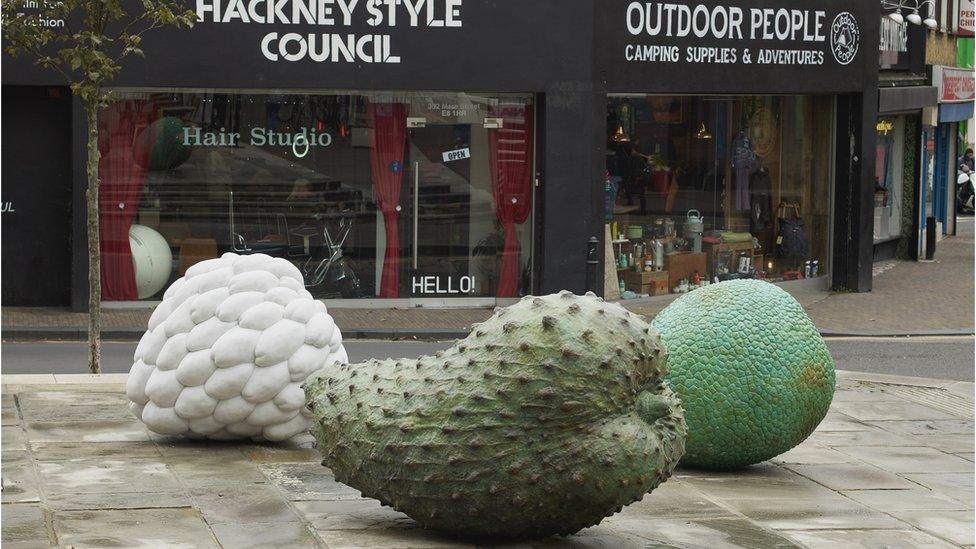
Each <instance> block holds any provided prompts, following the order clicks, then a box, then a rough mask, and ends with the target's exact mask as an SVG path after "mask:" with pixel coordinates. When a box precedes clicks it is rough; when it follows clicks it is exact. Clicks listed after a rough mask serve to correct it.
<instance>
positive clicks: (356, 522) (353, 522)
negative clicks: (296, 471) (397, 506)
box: [294, 498, 416, 530]
mask: <svg viewBox="0 0 976 549" xmlns="http://www.w3.org/2000/svg"><path fill="white" fill-rule="evenodd" d="M294 506H295V509H297V510H298V512H299V513H301V515H302V516H303V517H304V518H305V520H307V521H309V523H310V524H311V525H312V528H314V529H316V530H364V529H367V528H393V527H396V526H402V525H407V526H412V525H415V524H416V523H415V522H414V521H413V520H412V519H410V518H409V517H408V516H407V515H404V514H403V513H400V512H398V511H395V510H394V509H393V508H391V507H385V506H382V505H380V502H379V501H376V500H375V499H368V498H359V499H345V500H332V501H327V500H308V501H296V502H294Z"/></svg>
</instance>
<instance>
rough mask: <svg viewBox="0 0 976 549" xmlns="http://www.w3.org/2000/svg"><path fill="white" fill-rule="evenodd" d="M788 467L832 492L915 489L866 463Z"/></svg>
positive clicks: (898, 477)
mask: <svg viewBox="0 0 976 549" xmlns="http://www.w3.org/2000/svg"><path fill="white" fill-rule="evenodd" d="M787 467H789V468H790V469H791V470H793V471H795V472H796V473H798V474H800V475H803V476H804V477H806V478H808V479H810V480H812V481H814V482H816V483H818V484H820V485H823V486H826V487H827V488H829V489H831V490H838V491H839V490H899V489H908V488H913V487H914V485H913V484H912V483H911V482H910V481H908V480H906V479H904V478H902V477H900V476H898V475H896V474H894V473H890V472H888V471H885V470H884V469H880V468H878V467H875V466H873V465H868V464H866V463H834V464H827V465H787Z"/></svg>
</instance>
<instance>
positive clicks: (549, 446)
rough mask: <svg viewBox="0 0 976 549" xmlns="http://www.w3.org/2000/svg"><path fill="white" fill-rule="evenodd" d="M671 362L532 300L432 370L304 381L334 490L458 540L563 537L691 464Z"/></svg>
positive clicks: (554, 299) (577, 312)
mask: <svg viewBox="0 0 976 549" xmlns="http://www.w3.org/2000/svg"><path fill="white" fill-rule="evenodd" d="M666 373H667V351H666V350H665V349H664V347H663V346H662V345H661V339H660V336H659V335H658V334H657V333H656V332H655V331H654V330H653V329H651V328H650V326H649V325H648V323H647V322H646V321H644V320H643V319H641V317H639V316H638V315H635V314H633V313H630V312H628V311H627V310H625V309H624V308H623V307H620V306H619V305H615V304H611V303H606V302H604V301H603V300H602V299H600V298H597V297H596V296H593V295H592V294H589V295H587V296H575V295H573V294H572V293H570V292H563V293H561V294H556V295H549V296H545V297H527V298H524V299H523V300H522V301H520V302H519V303H517V304H515V305H513V306H511V307H508V308H506V309H501V310H499V311H497V312H496V313H495V315H494V316H492V317H491V318H490V319H488V320H486V321H485V322H484V323H482V324H480V325H477V326H475V327H474V331H473V332H472V333H471V334H470V335H469V336H468V337H466V338H465V339H463V340H461V341H458V342H457V343H456V344H455V345H454V346H453V347H451V348H450V349H448V350H446V351H444V352H442V353H438V354H437V356H432V357H431V356H427V357H421V358H419V359H401V360H372V361H369V362H365V363H362V364H352V365H344V364H335V365H328V364H327V365H326V366H325V367H324V368H323V369H322V370H320V371H319V372H318V373H317V374H313V375H312V376H311V377H310V378H309V379H308V380H307V381H306V383H305V385H304V387H305V394H306V405H307V406H308V408H309V410H310V411H311V413H312V415H313V417H314V418H315V422H316V425H314V426H313V427H314V428H313V433H314V434H315V438H316V439H317V441H318V446H319V450H320V451H321V452H322V456H323V457H324V458H325V459H324V460H323V462H322V464H323V465H326V466H328V467H330V468H331V469H332V471H333V473H334V474H335V478H336V480H338V481H340V482H343V483H346V484H348V485H349V486H352V487H353V488H356V489H357V490H360V491H361V492H362V494H363V495H364V496H366V497H372V498H376V499H378V500H379V501H380V502H381V503H382V504H384V505H389V506H392V507H393V508H394V509H397V510H398V511H401V512H403V513H406V514H407V515H409V516H410V517H412V518H413V519H415V520H416V521H418V522H420V523H421V524H424V525H426V526H429V527H432V528H436V529H439V530H444V531H447V532H450V533H453V534H456V535H460V536H464V537H492V538H525V537H540V536H548V535H552V534H572V533H574V532H576V531H578V530H580V529H582V528H585V527H587V526H592V525H594V524H597V523H599V522H600V521H601V520H602V519H603V518H604V517H606V516H609V515H612V514H614V513H616V512H617V511H620V509H621V507H622V506H624V505H627V504H629V503H631V502H634V501H637V500H640V499H641V498H642V497H644V494H646V493H647V492H650V491H651V490H652V489H654V488H655V487H657V486H658V485H659V484H660V483H662V482H664V481H665V480H666V479H667V478H668V477H669V476H670V475H671V473H672V471H673V470H674V467H675V465H676V464H677V462H678V459H680V457H681V454H682V453H683V451H684V439H685V435H686V429H685V423H684V420H683V419H682V412H681V403H680V401H679V400H678V399H677V398H676V397H675V395H674V393H673V392H672V391H671V389H669V388H668V385H667V383H666V382H665V374H666Z"/></svg>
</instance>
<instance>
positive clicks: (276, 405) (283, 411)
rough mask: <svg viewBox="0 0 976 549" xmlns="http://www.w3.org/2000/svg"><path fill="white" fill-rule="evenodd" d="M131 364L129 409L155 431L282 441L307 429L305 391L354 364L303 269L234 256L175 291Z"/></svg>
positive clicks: (192, 274)
mask: <svg viewBox="0 0 976 549" xmlns="http://www.w3.org/2000/svg"><path fill="white" fill-rule="evenodd" d="M134 360H135V363H134V364H133V365H132V370H131V371H130V372H129V379H128V383H127V384H126V394H127V395H128V397H129V400H130V401H131V402H130V403H129V409H130V410H132V413H133V414H135V415H136V417H138V418H139V419H141V420H142V421H143V422H144V423H145V424H146V426H147V427H149V429H150V430H152V431H155V432H157V433H161V434H166V435H183V436H187V437H191V438H212V439H220V440H226V439H238V438H254V439H267V440H285V439H288V438H291V437H293V436H295V435H297V434H299V433H302V432H304V431H305V430H307V429H308V425H309V417H308V411H307V410H306V409H305V406H304V404H305V393H304V392H303V391H302V388H301V383H302V382H303V381H305V378H307V377H308V376H309V374H311V373H312V372H314V371H315V370H317V369H319V368H322V367H324V366H325V365H327V364H331V363H333V362H346V361H347V360H348V359H347V358H346V351H345V349H344V348H343V347H342V334H341V333H340V332H339V328H338V327H337V326H336V324H335V322H334V321H333V320H332V317H331V316H329V314H328V312H327V311H326V308H325V305H324V304H323V303H322V302H320V301H315V300H313V299H312V295H311V294H309V293H308V291H307V290H305V285H304V283H303V282H302V274H301V272H300V271H299V270H298V268H297V267H295V266H294V265H292V263H291V262H289V261H287V260H285V259H281V258H272V257H269V256H267V255H264V254H254V255H237V254H231V253H228V254H224V255H223V256H221V257H220V258H219V259H208V260H206V261H202V262H200V263H197V264H196V265H193V266H192V267H190V268H189V269H187V270H186V275H185V276H184V277H182V278H179V279H177V280H176V281H175V282H173V284H172V285H171V286H170V287H169V288H168V289H167V290H166V293H165V294H163V301H162V303H160V304H159V306H158V307H156V310H155V311H153V314H152V317H150V319H149V329H148V331H146V334H145V335H144V336H143V337H142V340H141V341H140V342H139V346H138V347H136V352H135V357H134Z"/></svg>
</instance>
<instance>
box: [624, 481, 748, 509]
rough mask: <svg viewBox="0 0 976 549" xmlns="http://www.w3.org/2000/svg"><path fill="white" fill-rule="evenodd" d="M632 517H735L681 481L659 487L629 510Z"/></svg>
mask: <svg viewBox="0 0 976 549" xmlns="http://www.w3.org/2000/svg"><path fill="white" fill-rule="evenodd" d="M626 511H627V514H628V515H639V516H648V517H669V518H703V519H705V518H711V519H713V518H721V517H725V518H735V517H736V516H735V514H733V513H732V512H731V511H729V510H728V509H727V508H725V507H722V506H721V505H719V504H717V503H715V502H714V501H712V500H711V499H709V498H708V497H707V496H705V494H704V493H703V492H701V491H699V490H698V489H696V488H694V487H693V486H692V485H691V484H690V483H687V482H684V481H682V480H680V479H677V478H672V479H669V480H668V481H667V482H665V483H664V484H662V485H660V486H658V487H657V488H655V489H654V491H653V492H651V493H650V494H647V495H645V496H644V499H642V500H640V501H637V502H634V503H631V504H630V505H628V506H627V507H626Z"/></svg>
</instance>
